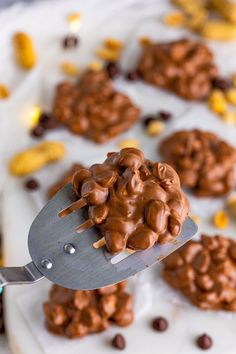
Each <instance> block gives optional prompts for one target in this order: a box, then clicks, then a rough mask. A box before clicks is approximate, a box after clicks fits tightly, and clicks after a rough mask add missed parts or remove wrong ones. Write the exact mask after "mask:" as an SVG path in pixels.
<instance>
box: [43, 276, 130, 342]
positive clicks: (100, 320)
mask: <svg viewBox="0 0 236 354" xmlns="http://www.w3.org/2000/svg"><path fill="white" fill-rule="evenodd" d="M125 287H126V282H122V283H119V284H116V285H111V286H109V287H106V288H101V289H99V290H89V291H88V290H70V289H65V288H62V287H60V286H58V285H53V286H52V288H51V290H50V293H49V300H48V301H47V302H45V303H44V304H43V310H44V314H45V325H46V328H47V329H48V330H49V331H50V332H52V333H54V334H58V335H62V336H66V337H68V338H80V337H84V336H86V335H88V334H91V333H98V332H101V331H105V330H106V329H107V328H108V327H109V324H110V323H115V324H116V325H118V326H122V327H125V326H128V325H130V324H131V323H132V322H133V319H134V315H133V310H132V303H133V299H132V296H131V295H130V294H129V293H127V292H126V291H125Z"/></svg>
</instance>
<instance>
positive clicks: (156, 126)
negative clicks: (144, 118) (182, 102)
mask: <svg viewBox="0 0 236 354" xmlns="http://www.w3.org/2000/svg"><path fill="white" fill-rule="evenodd" d="M165 127H166V126H165V124H164V123H163V122H160V121H158V120H157V121H152V122H150V123H149V124H148V126H147V128H146V131H147V134H148V135H150V136H158V135H160V134H161V133H162V132H163V131H164V130H165Z"/></svg>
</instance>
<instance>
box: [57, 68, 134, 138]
mask: <svg viewBox="0 0 236 354" xmlns="http://www.w3.org/2000/svg"><path fill="white" fill-rule="evenodd" d="M53 114H54V115H55V117H57V119H58V120H59V121H60V122H61V123H63V124H64V125H65V126H66V127H67V128H68V129H69V130H70V131H72V132H73V133H75V134H77V135H83V136H85V137H87V138H89V139H91V140H93V141H95V142H97V143H104V142H106V141H107V140H109V139H111V138H113V137H115V136H117V135H119V134H120V133H122V132H124V131H126V130H127V129H129V128H130V127H131V126H132V125H133V124H134V123H135V122H136V121H137V120H138V118H139V115H140V110H139V108H138V107H136V106H135V105H134V104H133V103H132V102H131V100H130V98H129V97H128V96H126V95H124V94H123V93H121V92H118V91H116V90H115V89H114V88H113V84H112V80H111V79H110V78H109V77H108V74H107V72H106V71H104V70H101V71H93V70H88V71H86V72H85V73H84V74H83V75H82V77H81V79H80V81H79V82H78V83H77V84H74V83H70V82H62V83H61V84H59V86H58V87H57V90H56V95H55V100H54V107H53Z"/></svg>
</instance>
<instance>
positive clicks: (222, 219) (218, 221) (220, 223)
mask: <svg viewBox="0 0 236 354" xmlns="http://www.w3.org/2000/svg"><path fill="white" fill-rule="evenodd" d="M213 222H214V225H215V226H216V227H217V228H218V229H226V228H227V227H228V225H229V217H228V215H227V213H226V212H225V211H224V210H219V211H217V212H216V213H215V215H214V217H213Z"/></svg>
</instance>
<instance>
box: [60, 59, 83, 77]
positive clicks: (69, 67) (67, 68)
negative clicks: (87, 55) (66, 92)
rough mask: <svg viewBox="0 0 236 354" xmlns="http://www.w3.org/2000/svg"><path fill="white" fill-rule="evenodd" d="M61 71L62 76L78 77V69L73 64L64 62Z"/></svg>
mask: <svg viewBox="0 0 236 354" xmlns="http://www.w3.org/2000/svg"><path fill="white" fill-rule="evenodd" d="M61 69H62V71H63V72H64V74H66V75H69V76H73V77H74V76H78V75H79V72H80V69H79V67H78V66H77V65H76V64H74V63H71V62H69V61H65V62H64V63H62V64H61Z"/></svg>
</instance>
